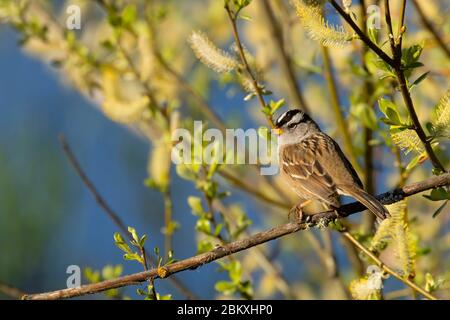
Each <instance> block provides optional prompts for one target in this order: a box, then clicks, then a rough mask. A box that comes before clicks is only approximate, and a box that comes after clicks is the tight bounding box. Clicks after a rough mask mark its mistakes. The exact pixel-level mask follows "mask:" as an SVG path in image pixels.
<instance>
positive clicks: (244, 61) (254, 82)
mask: <svg viewBox="0 0 450 320" xmlns="http://www.w3.org/2000/svg"><path fill="white" fill-rule="evenodd" d="M225 10H226V11H227V14H228V18H229V20H230V23H231V27H232V29H233V36H234V40H235V42H236V46H237V49H238V51H239V56H240V58H241V61H242V64H243V65H244V68H245V71H246V72H247V74H248V76H249V77H250V79H251V82H252V85H253V90H254V91H255V94H256V96H257V97H258V100H259V103H260V105H261V108H263V109H265V108H266V101H265V100H264V96H263V91H262V89H261V87H260V86H259V84H258V81H257V80H256V77H255V75H254V74H253V71H252V69H251V68H250V65H249V63H248V61H247V57H246V56H245V52H244V48H243V46H242V42H241V38H240V36H239V32H238V28H237V24H236V16H235V14H234V13H233V12H232V11H231V9H230V7H229V6H228V4H226V5H225ZM267 121H268V122H269V124H270V126H271V127H272V128H273V127H274V124H273V120H272V117H271V116H267Z"/></svg>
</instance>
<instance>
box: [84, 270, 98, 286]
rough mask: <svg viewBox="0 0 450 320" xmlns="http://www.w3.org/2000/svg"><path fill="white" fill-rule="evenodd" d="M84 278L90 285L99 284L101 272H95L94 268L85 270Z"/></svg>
mask: <svg viewBox="0 0 450 320" xmlns="http://www.w3.org/2000/svg"><path fill="white" fill-rule="evenodd" d="M83 273H84V277H85V278H86V279H87V280H88V281H89V282H90V283H97V282H100V280H101V277H100V272H98V271H96V270H95V271H94V270H93V269H92V268H89V267H87V268H85V269H84V271H83Z"/></svg>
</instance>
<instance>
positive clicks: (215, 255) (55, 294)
mask: <svg viewBox="0 0 450 320" xmlns="http://www.w3.org/2000/svg"><path fill="white" fill-rule="evenodd" d="M448 185H450V173H445V174H442V175H440V176H435V177H432V178H429V179H427V180H424V181H421V182H417V183H413V184H410V185H407V186H405V187H403V188H400V189H396V190H393V191H389V192H386V193H383V194H381V195H379V196H378V197H377V198H378V200H380V201H381V203H383V204H391V203H394V202H398V201H401V200H403V199H404V198H406V197H409V196H412V195H414V194H417V193H419V192H423V191H426V190H429V189H433V188H436V187H442V186H448ZM364 209H365V208H364V206H362V205H361V204H359V203H351V204H348V205H344V206H342V207H341V208H339V209H338V212H330V211H326V212H321V213H318V214H315V215H313V216H312V218H311V223H312V224H313V225H317V224H318V223H321V222H323V219H326V220H328V219H335V218H340V217H345V216H349V215H351V214H355V213H357V212H360V211H362V210H364ZM308 228H310V225H309V224H305V223H302V222H296V223H295V222H291V223H287V224H284V225H281V226H278V227H275V228H272V229H269V230H266V231H262V232H258V233H256V234H254V235H252V236H250V237H248V238H245V239H241V240H237V241H234V242H231V243H228V244H226V245H222V246H219V247H216V248H215V249H214V250H211V251H209V252H206V253H203V254H199V255H197V256H194V257H190V258H187V259H184V260H181V261H178V262H175V263H173V264H170V265H167V266H164V267H162V268H159V269H152V270H148V271H145V272H139V273H135V274H131V275H127V276H123V277H119V278H117V279H114V280H107V281H102V282H98V283H93V284H88V285H84V286H81V287H79V288H69V289H62V290H57V291H52V292H45V293H38V294H30V295H26V296H24V297H23V298H24V299H44V300H51V299H63V298H72V297H77V296H81V295H86V294H93V293H98V292H102V291H105V290H109V289H113V288H120V287H124V286H129V285H135V284H139V283H141V282H144V281H146V280H147V279H149V278H158V277H159V278H167V277H170V276H172V275H174V274H176V273H178V272H182V271H185V270H193V269H196V268H198V267H200V266H202V265H205V264H208V263H210V262H212V261H215V260H218V259H221V258H223V257H226V256H229V255H232V254H234V253H237V252H240V251H243V250H247V249H249V248H252V247H254V246H257V245H260V244H263V243H266V242H268V241H272V240H275V239H278V238H280V237H283V236H286V235H288V234H292V233H295V232H298V231H300V230H304V229H308Z"/></svg>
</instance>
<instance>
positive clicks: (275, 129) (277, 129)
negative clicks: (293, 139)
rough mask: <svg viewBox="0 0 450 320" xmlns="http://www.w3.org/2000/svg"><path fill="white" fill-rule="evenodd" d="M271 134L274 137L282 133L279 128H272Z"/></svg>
mask: <svg viewBox="0 0 450 320" xmlns="http://www.w3.org/2000/svg"><path fill="white" fill-rule="evenodd" d="M273 132H274V133H275V134H276V135H278V136H279V135H281V134H282V133H283V130H282V129H281V128H274V129H273Z"/></svg>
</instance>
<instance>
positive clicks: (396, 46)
mask: <svg viewBox="0 0 450 320" xmlns="http://www.w3.org/2000/svg"><path fill="white" fill-rule="evenodd" d="M329 1H330V3H331V5H332V6H333V7H334V8H335V9H336V11H337V12H338V13H339V14H340V15H341V16H342V17H343V18H344V19H345V21H347V23H348V24H349V25H350V26H351V27H352V29H353V30H354V31H355V32H356V33H357V34H358V36H359V37H360V39H361V40H362V41H363V42H364V43H365V44H366V45H367V46H368V47H369V48H370V49H372V50H373V51H374V52H375V53H376V54H377V55H378V56H379V57H380V58H381V59H382V60H383V61H384V62H386V63H387V64H389V65H390V66H391V67H392V68H393V69H394V71H395V75H396V78H397V81H398V85H399V88H400V91H401V93H402V97H403V100H404V102H405V105H406V108H407V109H408V112H409V115H410V116H411V120H412V122H413V125H414V131H416V133H417V135H418V137H419V139H420V141H422V143H423V145H424V147H425V150H426V152H427V155H428V157H429V158H430V161H431V163H432V164H433V166H434V167H435V168H437V169H439V170H440V171H442V172H446V170H445V167H444V166H443V165H442V163H441V162H440V160H439V158H438V157H437V156H436V154H435V152H434V150H433V147H432V146H431V141H430V139H428V137H427V135H426V133H425V131H424V130H423V128H422V125H421V124H420V121H419V118H418V116H417V113H416V110H415V108H414V103H413V101H412V98H411V94H410V92H409V87H408V83H407V80H406V77H405V73H404V70H403V66H402V62H401V57H402V56H401V54H402V33H403V32H404V31H405V30H406V28H405V27H404V25H403V22H404V18H405V11H406V0H403V1H402V8H401V18H400V28H399V34H398V35H397V38H395V37H394V35H393V34H392V32H393V31H392V19H391V15H390V10H389V1H388V0H385V1H384V4H385V11H386V23H387V25H388V29H389V39H390V44H391V51H392V54H393V56H394V57H393V58H391V57H389V56H388V55H387V54H386V53H385V52H384V51H383V50H381V49H380V48H379V47H378V46H377V45H376V44H375V43H374V42H372V41H371V40H370V39H369V37H368V36H367V35H366V34H365V33H364V32H363V31H362V30H361V29H360V28H359V27H358V25H357V24H356V23H355V21H353V19H352V17H351V16H350V15H349V14H348V13H346V12H345V11H344V9H342V7H341V6H340V5H339V4H338V3H337V2H336V1H335V0H329Z"/></svg>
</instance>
